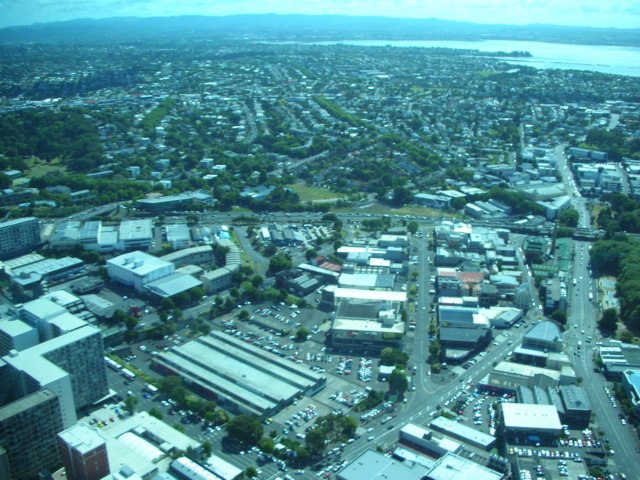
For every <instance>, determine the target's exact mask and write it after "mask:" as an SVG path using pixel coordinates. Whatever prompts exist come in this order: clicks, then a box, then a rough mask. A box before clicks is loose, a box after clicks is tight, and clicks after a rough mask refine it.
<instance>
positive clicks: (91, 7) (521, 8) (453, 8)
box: [0, 0, 640, 28]
mask: <svg viewBox="0 0 640 480" xmlns="http://www.w3.org/2000/svg"><path fill="white" fill-rule="evenodd" d="M0 13H1V15H0V19H1V20H0V27H9V26H19V25H31V24H34V23H48V22H57V21H67V20H74V19H79V18H96V19H98V18H110V17H127V16H133V17H169V16H180V15H211V16H227V15H241V14H269V13H276V14H308V15H336V14H339V15H348V16H378V17H394V18H440V19H443V20H454V21H462V22H473V23H484V24H508V25H527V24H554V25H566V26H584V27H602V28H609V27H614V28H638V27H639V26H640V5H638V4H637V2H632V1H627V0H622V1H616V2H598V1H595V0H587V1H580V2H578V1H569V2H561V3H558V2H552V1H549V0H534V1H526V0H517V1H509V0H469V1H467V0H465V1H462V0H456V1H453V2H452V1H445V0H433V1H430V2H428V3H427V2H419V1H416V0H392V1H383V0H374V1H367V2H364V1H362V0H350V1H340V0H329V1H320V0H307V1H305V2H294V1H292V0H285V1H277V2H276V1H273V0H268V1H261V2H257V1H255V0H241V1H229V0H216V1H215V2H208V1H203V0H188V1H185V2H179V3H176V2H169V1H166V0H160V1H158V0H135V1H126V2H125V1H121V0H108V1H105V0H66V1H64V2H59V1H52V0H31V1H17V0H4V1H0Z"/></svg>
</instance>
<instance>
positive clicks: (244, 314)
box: [238, 308, 251, 321]
mask: <svg viewBox="0 0 640 480" xmlns="http://www.w3.org/2000/svg"><path fill="white" fill-rule="evenodd" d="M249 317H251V315H249V312H247V311H246V310H245V309H244V308H243V309H242V310H240V313H238V318H239V319H240V320H242V321H247V320H249Z"/></svg>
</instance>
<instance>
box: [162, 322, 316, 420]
mask: <svg viewBox="0 0 640 480" xmlns="http://www.w3.org/2000/svg"><path fill="white" fill-rule="evenodd" d="M153 366H154V368H155V369H156V370H158V371H160V372H161V373H164V374H169V375H179V376H180V377H181V378H182V379H183V381H184V383H185V384H186V385H188V386H189V387H190V388H192V389H193V390H194V391H196V392H198V393H200V394H201V395H203V396H205V397H213V398H216V400H217V401H218V402H221V403H225V404H227V406H228V407H229V408H231V409H233V410H235V411H238V412H241V413H250V414H253V415H256V416H258V417H261V418H266V417H268V416H272V415H273V414H275V413H276V412H278V411H280V410H281V409H282V408H284V407H285V406H287V405H289V404H291V403H292V402H293V401H294V400H295V399H296V398H298V397H299V396H301V395H303V394H307V395H313V394H315V393H317V392H318V391H319V390H321V389H322V388H324V386H325V383H326V377H324V376H322V375H320V374H318V373H316V372H314V371H312V370H309V369H308V368H307V367H306V366H300V365H298V364H296V363H293V362H291V361H290V360H286V359H283V358H280V357H278V356H277V355H274V354H272V353H270V352H267V351H265V350H262V349H260V348H257V347H254V346H253V345H251V344H247V343H245V342H242V341H241V340H238V339H236V338H234V337H232V336H230V335H226V334H224V333H220V332H213V333H211V334H210V335H207V336H203V337H200V338H198V339H196V340H193V341H191V342H188V343H185V344H184V345H180V346H177V347H173V348H172V349H171V350H169V351H168V352H164V353H160V354H159V355H158V356H156V357H155V358H154V363H153Z"/></svg>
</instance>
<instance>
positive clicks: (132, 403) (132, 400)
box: [124, 395, 138, 414]
mask: <svg viewBox="0 0 640 480" xmlns="http://www.w3.org/2000/svg"><path fill="white" fill-rule="evenodd" d="M136 405H138V397H136V396H135V395H129V396H128V397H127V398H125V400H124V408H125V409H126V410H127V412H129V413H130V414H133V412H135V411H136Z"/></svg>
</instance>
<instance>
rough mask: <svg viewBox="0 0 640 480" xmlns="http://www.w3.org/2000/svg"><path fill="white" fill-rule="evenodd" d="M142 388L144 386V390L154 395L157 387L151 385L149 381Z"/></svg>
mask: <svg viewBox="0 0 640 480" xmlns="http://www.w3.org/2000/svg"><path fill="white" fill-rule="evenodd" d="M144 388H145V390H146V391H147V392H149V393H151V394H154V395H155V394H156V393H158V387H156V386H155V385H151V384H150V383H147V384H146V385H145V386H144Z"/></svg>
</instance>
